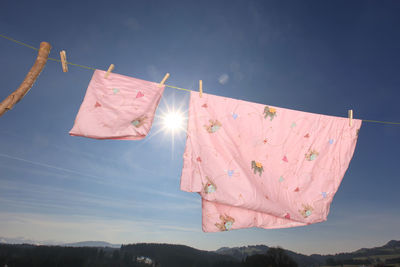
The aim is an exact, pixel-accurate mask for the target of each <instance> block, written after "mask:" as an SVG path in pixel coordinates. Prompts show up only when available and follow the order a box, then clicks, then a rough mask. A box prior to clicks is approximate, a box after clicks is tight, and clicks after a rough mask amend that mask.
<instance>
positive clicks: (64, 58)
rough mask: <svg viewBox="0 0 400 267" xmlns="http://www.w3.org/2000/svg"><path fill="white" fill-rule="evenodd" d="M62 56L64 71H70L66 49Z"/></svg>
mask: <svg viewBox="0 0 400 267" xmlns="http://www.w3.org/2000/svg"><path fill="white" fill-rule="evenodd" d="M60 58H61V65H62V69H63V72H68V64H67V53H66V52H65V50H63V51H61V52H60Z"/></svg>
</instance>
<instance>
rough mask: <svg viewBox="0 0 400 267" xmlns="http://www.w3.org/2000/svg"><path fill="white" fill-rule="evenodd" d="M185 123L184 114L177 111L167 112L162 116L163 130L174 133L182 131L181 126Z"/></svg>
mask: <svg viewBox="0 0 400 267" xmlns="http://www.w3.org/2000/svg"><path fill="white" fill-rule="evenodd" d="M184 121H185V116H184V114H183V113H182V112H181V111H179V110H168V112H166V113H164V114H163V116H162V124H163V129H165V130H167V131H169V132H171V133H176V132H178V131H180V130H183V124H184Z"/></svg>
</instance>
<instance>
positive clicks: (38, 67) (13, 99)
mask: <svg viewBox="0 0 400 267" xmlns="http://www.w3.org/2000/svg"><path fill="white" fill-rule="evenodd" d="M50 49H51V45H50V44H49V43H47V42H41V43H40V49H39V53H38V56H37V58H36V61H35V64H33V66H32V68H31V70H30V71H29V72H28V74H27V75H26V77H25V79H24V81H23V82H22V83H21V85H20V86H19V87H18V89H17V90H15V91H14V92H13V93H12V94H11V95H9V96H8V97H7V98H6V99H4V100H3V102H1V103H0V117H1V116H2V115H3V114H4V113H6V111H8V110H10V109H12V107H13V106H14V105H15V104H16V103H18V101H20V100H21V99H22V98H23V97H24V96H25V95H26V94H27V93H28V91H29V89H31V87H32V86H33V84H34V83H35V80H36V79H37V77H38V76H39V74H40V72H42V70H43V68H44V66H45V65H46V62H47V57H48V56H49V53H50Z"/></svg>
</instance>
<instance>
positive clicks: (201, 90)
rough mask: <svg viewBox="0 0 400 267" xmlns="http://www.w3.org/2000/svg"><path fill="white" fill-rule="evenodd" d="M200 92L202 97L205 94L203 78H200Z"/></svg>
mask: <svg viewBox="0 0 400 267" xmlns="http://www.w3.org/2000/svg"><path fill="white" fill-rule="evenodd" d="M199 92H200V93H199V94H200V97H202V96H203V80H199Z"/></svg>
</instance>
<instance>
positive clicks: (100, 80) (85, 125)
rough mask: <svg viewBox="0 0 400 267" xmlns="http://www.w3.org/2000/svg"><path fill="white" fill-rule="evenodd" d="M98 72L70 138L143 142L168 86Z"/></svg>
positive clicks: (94, 75) (88, 89) (90, 85)
mask: <svg viewBox="0 0 400 267" xmlns="http://www.w3.org/2000/svg"><path fill="white" fill-rule="evenodd" d="M105 73H106V72H105V71H102V70H96V71H95V72H94V74H93V77H92V80H91V81H90V83H89V87H88V88H87V91H86V95H85V98H84V100H83V102H82V105H81V107H80V109H79V112H78V115H77V116H76V119H75V123H74V126H73V128H72V129H71V131H70V132H69V134H70V135H77V136H84V137H90V138H96V139H128V140H138V139H143V138H144V137H145V136H146V135H147V133H148V132H149V131H150V128H151V125H152V122H153V118H154V113H155V110H156V108H157V106H158V103H159V102H160V98H161V95H162V93H163V92H164V88H165V85H163V86H161V87H160V86H159V84H158V83H154V82H149V81H144V80H139V79H136V78H132V77H128V76H124V75H120V74H116V73H110V75H109V76H108V78H107V79H105V78H104V74H105Z"/></svg>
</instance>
